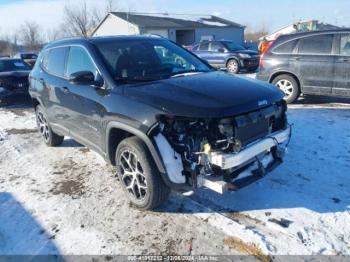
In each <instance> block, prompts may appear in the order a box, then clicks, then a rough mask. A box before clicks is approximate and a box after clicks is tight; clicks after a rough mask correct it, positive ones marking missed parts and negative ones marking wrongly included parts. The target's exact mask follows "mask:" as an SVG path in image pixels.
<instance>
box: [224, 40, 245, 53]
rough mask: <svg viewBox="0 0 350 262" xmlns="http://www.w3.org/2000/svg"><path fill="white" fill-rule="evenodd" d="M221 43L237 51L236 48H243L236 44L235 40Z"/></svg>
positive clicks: (230, 49)
mask: <svg viewBox="0 0 350 262" xmlns="http://www.w3.org/2000/svg"><path fill="white" fill-rule="evenodd" d="M223 44H224V46H225V47H226V48H227V49H228V50H229V51H237V50H244V49H245V48H244V47H243V46H241V45H239V44H236V43H235V42H223Z"/></svg>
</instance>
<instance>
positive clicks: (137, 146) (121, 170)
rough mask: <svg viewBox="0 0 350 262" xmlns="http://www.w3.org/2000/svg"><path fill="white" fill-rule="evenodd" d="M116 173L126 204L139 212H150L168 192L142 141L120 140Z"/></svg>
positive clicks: (164, 199)
mask: <svg viewBox="0 0 350 262" xmlns="http://www.w3.org/2000/svg"><path fill="white" fill-rule="evenodd" d="M116 163H117V173H118V177H119V180H120V183H121V185H122V187H123V190H124V192H125V194H126V195H127V197H128V198H129V200H130V202H131V203H132V204H133V205H134V206H136V207H137V208H139V209H142V210H152V209H154V208H156V207H157V206H159V205H160V204H162V203H164V202H165V201H166V200H167V199H168V197H169V194H170V188H169V187H168V186H167V185H166V184H165V183H164V181H163V179H162V177H161V175H160V173H159V171H158V169H157V167H156V165H155V163H154V160H153V158H152V156H151V154H150V153H149V151H148V148H147V147H146V145H145V144H144V143H143V141H142V140H141V139H140V138H138V137H130V138H126V139H124V140H123V141H122V142H120V144H119V145H118V147H117V151H116Z"/></svg>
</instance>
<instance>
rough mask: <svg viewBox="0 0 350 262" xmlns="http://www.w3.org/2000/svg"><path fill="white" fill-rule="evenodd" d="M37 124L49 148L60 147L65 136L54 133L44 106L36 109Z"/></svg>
mask: <svg viewBox="0 0 350 262" xmlns="http://www.w3.org/2000/svg"><path fill="white" fill-rule="evenodd" d="M35 115H36V123H37V125H38V129H39V132H40V134H41V136H42V137H43V139H44V142H45V144H46V145H48V146H59V145H60V144H62V142H63V140H64V136H59V135H57V134H56V133H55V132H53V131H52V129H51V127H50V124H49V122H48V120H47V117H46V115H45V112H44V109H43V107H42V106H40V105H38V106H37V107H36V108H35Z"/></svg>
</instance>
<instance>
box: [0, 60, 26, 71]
mask: <svg viewBox="0 0 350 262" xmlns="http://www.w3.org/2000/svg"><path fill="white" fill-rule="evenodd" d="M29 70H31V68H30V66H29V65H27V64H26V63H24V62H23V61H22V60H20V59H13V60H0V72H8V71H29Z"/></svg>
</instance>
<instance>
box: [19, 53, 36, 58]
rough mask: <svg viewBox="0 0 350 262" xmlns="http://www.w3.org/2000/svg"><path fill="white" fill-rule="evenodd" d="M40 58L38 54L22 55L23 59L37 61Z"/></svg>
mask: <svg viewBox="0 0 350 262" xmlns="http://www.w3.org/2000/svg"><path fill="white" fill-rule="evenodd" d="M37 58H38V56H37V55H36V54H22V59H37Z"/></svg>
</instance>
